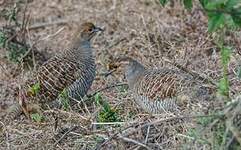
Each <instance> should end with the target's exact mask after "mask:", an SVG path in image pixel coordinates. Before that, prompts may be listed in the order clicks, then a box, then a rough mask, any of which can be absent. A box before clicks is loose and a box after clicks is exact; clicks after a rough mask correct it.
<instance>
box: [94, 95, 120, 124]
mask: <svg viewBox="0 0 241 150" xmlns="http://www.w3.org/2000/svg"><path fill="white" fill-rule="evenodd" d="M95 102H96V104H97V105H99V106H100V107H101V111H100V112H99V115H98V121H99V122H118V121H121V119H120V117H119V116H118V114H117V110H116V109H113V108H111V106H110V105H109V103H108V102H106V101H105V100H104V99H103V98H102V96H101V94H100V93H97V94H96V95H95Z"/></svg>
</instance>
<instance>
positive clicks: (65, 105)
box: [59, 89, 70, 110]
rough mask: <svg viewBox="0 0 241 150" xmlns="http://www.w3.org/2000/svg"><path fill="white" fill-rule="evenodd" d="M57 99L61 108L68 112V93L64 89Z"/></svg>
mask: <svg viewBox="0 0 241 150" xmlns="http://www.w3.org/2000/svg"><path fill="white" fill-rule="evenodd" d="M59 99H60V103H61V106H62V108H63V109H64V110H69V109H70V103H69V102H70V101H69V96H68V92H67V91H66V89H64V90H63V91H62V92H61V93H60V94H59Z"/></svg>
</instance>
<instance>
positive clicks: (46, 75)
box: [8, 22, 103, 118]
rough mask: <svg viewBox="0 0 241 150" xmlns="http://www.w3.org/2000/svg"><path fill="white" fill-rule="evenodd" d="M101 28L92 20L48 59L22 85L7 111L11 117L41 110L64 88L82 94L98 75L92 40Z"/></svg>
mask: <svg viewBox="0 0 241 150" xmlns="http://www.w3.org/2000/svg"><path fill="white" fill-rule="evenodd" d="M99 31H103V29H102V28H100V27H96V26H95V25H94V24H93V23H91V22H86V23H83V24H81V25H80V26H79V28H78V29H77V31H76V32H75V35H74V36H73V40H72V41H71V44H70V45H69V47H68V48H66V49H64V50H62V51H61V52H60V53H58V54H56V55H54V56H53V57H51V58H50V59H49V60H47V61H46V62H45V63H44V64H43V65H42V66H40V67H39V68H38V70H37V71H36V72H35V73H34V75H33V78H31V79H29V80H27V82H25V83H24V85H21V86H20V89H19V92H18V98H17V99H18V100H17V103H15V106H12V107H10V108H11V109H10V110H8V114H10V115H9V116H10V118H15V117H16V116H17V115H19V114H20V113H21V112H23V113H24V114H25V116H27V117H28V118H30V115H31V114H32V113H35V112H37V113H41V109H42V108H43V106H44V105H45V104H48V103H51V102H53V101H54V100H56V99H58V97H59V94H61V92H63V90H65V91H66V93H67V96H68V97H70V98H75V99H79V98H81V97H83V96H84V95H85V94H86V93H87V91H88V89H89V88H90V86H91V84H92V82H93V80H94V78H95V71H96V65H95V60H94V54H93V50H92V48H91V39H92V38H93V37H94V36H95V35H96V33H97V32H99Z"/></svg>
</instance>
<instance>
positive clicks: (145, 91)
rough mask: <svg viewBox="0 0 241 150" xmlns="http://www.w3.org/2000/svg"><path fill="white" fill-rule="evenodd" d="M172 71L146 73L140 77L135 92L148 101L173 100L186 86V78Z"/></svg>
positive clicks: (163, 70)
mask: <svg viewBox="0 0 241 150" xmlns="http://www.w3.org/2000/svg"><path fill="white" fill-rule="evenodd" d="M182 75H183V74H181V73H180V72H178V71H176V70H172V69H162V70H151V71H146V72H145V73H144V74H143V75H141V76H140V78H139V80H138V82H137V84H136V85H135V91H136V93H137V94H138V95H141V96H144V97H146V98H148V99H149V100H152V101H155V100H164V99H167V98H173V97H176V96H177V95H178V93H179V92H181V91H183V89H184V88H185V87H186V86H187V80H186V79H187V78H186V77H183V76H182Z"/></svg>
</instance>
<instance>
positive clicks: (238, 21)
mask: <svg viewBox="0 0 241 150" xmlns="http://www.w3.org/2000/svg"><path fill="white" fill-rule="evenodd" d="M232 19H233V22H234V23H235V24H236V25H237V26H239V27H241V15H232Z"/></svg>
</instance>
